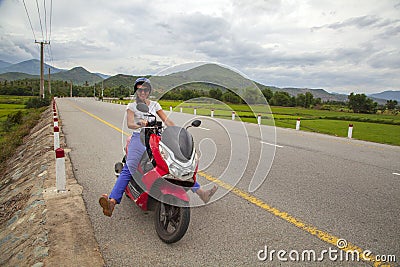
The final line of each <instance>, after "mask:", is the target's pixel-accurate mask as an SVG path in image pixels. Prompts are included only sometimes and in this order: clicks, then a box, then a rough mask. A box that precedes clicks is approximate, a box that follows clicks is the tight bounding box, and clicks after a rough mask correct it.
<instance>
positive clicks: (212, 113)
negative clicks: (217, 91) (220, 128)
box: [211, 109, 214, 118]
mask: <svg viewBox="0 0 400 267" xmlns="http://www.w3.org/2000/svg"><path fill="white" fill-rule="evenodd" d="M211 118H214V110H213V109H212V110H211Z"/></svg>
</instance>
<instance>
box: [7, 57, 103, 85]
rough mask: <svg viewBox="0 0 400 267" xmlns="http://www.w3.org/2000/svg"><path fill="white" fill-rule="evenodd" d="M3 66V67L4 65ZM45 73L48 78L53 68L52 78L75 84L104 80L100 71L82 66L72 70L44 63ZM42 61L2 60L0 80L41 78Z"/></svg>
mask: <svg viewBox="0 0 400 267" xmlns="http://www.w3.org/2000/svg"><path fill="white" fill-rule="evenodd" d="M2 66H3V67H2ZM44 68H45V69H44V74H45V76H46V79H47V75H48V69H49V68H50V69H51V79H52V80H61V81H72V82H73V83H74V84H78V85H83V84H85V83H86V82H87V83H88V84H90V85H92V84H94V83H96V82H100V81H102V80H103V78H102V76H106V75H104V74H100V73H96V74H95V73H90V72H88V71H87V70H86V69H84V68H82V67H76V68H73V69H71V70H64V69H58V68H55V67H53V66H50V65H48V64H44ZM39 78H40V61H39V60H36V59H31V60H27V61H23V62H20V63H17V64H11V63H8V62H5V61H2V60H0V81H4V80H7V81H13V80H22V79H39Z"/></svg>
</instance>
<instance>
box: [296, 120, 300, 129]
mask: <svg viewBox="0 0 400 267" xmlns="http://www.w3.org/2000/svg"><path fill="white" fill-rule="evenodd" d="M299 130H300V118H298V119H297V121H296V131H299Z"/></svg>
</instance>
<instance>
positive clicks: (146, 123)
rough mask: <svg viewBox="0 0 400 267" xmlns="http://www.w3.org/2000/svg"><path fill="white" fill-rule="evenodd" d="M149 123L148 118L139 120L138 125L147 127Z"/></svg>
mask: <svg viewBox="0 0 400 267" xmlns="http://www.w3.org/2000/svg"><path fill="white" fill-rule="evenodd" d="M148 124H149V122H148V121H147V120H140V121H139V122H138V125H139V126H140V127H146V126H147V125H148Z"/></svg>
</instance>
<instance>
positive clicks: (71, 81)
mask: <svg viewBox="0 0 400 267" xmlns="http://www.w3.org/2000/svg"><path fill="white" fill-rule="evenodd" d="M70 82H71V91H70V96H71V97H72V81H70Z"/></svg>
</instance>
